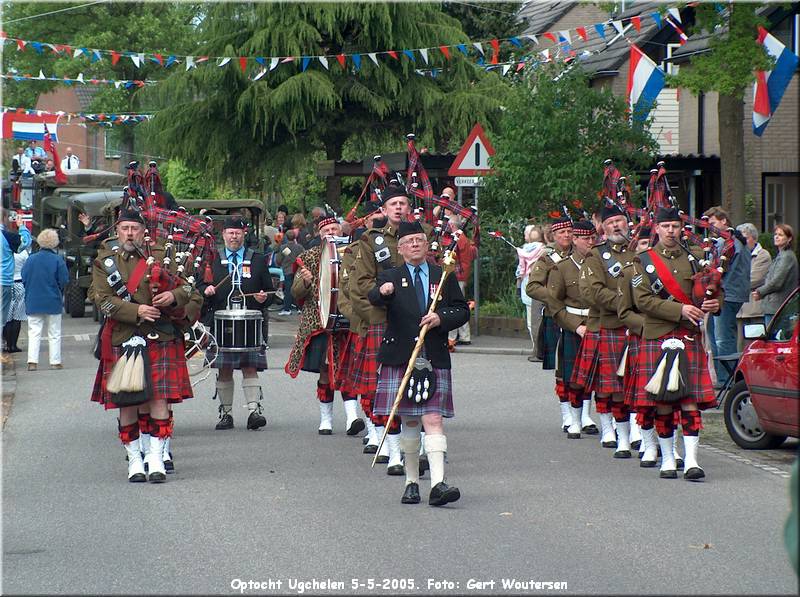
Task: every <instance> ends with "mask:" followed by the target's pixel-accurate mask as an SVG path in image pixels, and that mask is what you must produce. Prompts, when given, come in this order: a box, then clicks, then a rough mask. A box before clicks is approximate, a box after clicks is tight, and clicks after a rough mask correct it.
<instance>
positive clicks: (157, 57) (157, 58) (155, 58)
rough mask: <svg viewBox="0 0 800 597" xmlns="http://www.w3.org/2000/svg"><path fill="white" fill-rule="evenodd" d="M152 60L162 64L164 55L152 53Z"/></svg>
mask: <svg viewBox="0 0 800 597" xmlns="http://www.w3.org/2000/svg"><path fill="white" fill-rule="evenodd" d="M152 60H153V62H157V63H158V64H160V65H161V66H164V57H163V56H162V55H161V54H153V58H152Z"/></svg>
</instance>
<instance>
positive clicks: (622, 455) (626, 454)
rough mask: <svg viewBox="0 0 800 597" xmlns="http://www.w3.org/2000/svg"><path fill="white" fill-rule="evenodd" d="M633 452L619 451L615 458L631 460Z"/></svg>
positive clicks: (615, 453)
mask: <svg viewBox="0 0 800 597" xmlns="http://www.w3.org/2000/svg"><path fill="white" fill-rule="evenodd" d="M630 457H631V451H630V450H617V451H616V452H614V458H630Z"/></svg>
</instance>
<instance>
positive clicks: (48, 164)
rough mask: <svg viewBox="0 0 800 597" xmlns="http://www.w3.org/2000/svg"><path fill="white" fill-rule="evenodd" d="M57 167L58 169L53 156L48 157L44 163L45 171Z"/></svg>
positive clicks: (50, 170)
mask: <svg viewBox="0 0 800 597" xmlns="http://www.w3.org/2000/svg"><path fill="white" fill-rule="evenodd" d="M55 169H56V163H55V162H54V161H53V160H52V159H51V158H47V161H46V162H45V163H44V171H45V172H54V171H55Z"/></svg>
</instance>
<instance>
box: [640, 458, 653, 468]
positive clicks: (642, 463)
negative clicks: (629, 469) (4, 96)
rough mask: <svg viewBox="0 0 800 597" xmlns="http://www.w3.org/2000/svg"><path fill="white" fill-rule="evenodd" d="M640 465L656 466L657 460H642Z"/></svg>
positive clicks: (644, 466)
mask: <svg viewBox="0 0 800 597" xmlns="http://www.w3.org/2000/svg"><path fill="white" fill-rule="evenodd" d="M639 466H640V467H642V468H655V466H656V461H655V460H640V461H639Z"/></svg>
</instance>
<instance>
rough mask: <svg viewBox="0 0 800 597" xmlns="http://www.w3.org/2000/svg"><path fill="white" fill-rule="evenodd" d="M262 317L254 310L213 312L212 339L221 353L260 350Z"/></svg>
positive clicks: (262, 337)
mask: <svg viewBox="0 0 800 597" xmlns="http://www.w3.org/2000/svg"><path fill="white" fill-rule="evenodd" d="M263 320H264V315H263V314H262V313H261V311H257V310H255V309H223V310H220V311H215V312H214V337H215V338H216V340H217V346H218V347H219V350H220V351H221V352H250V351H254V350H261V347H262V346H263V344H264V336H263V327H262V325H263Z"/></svg>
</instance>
